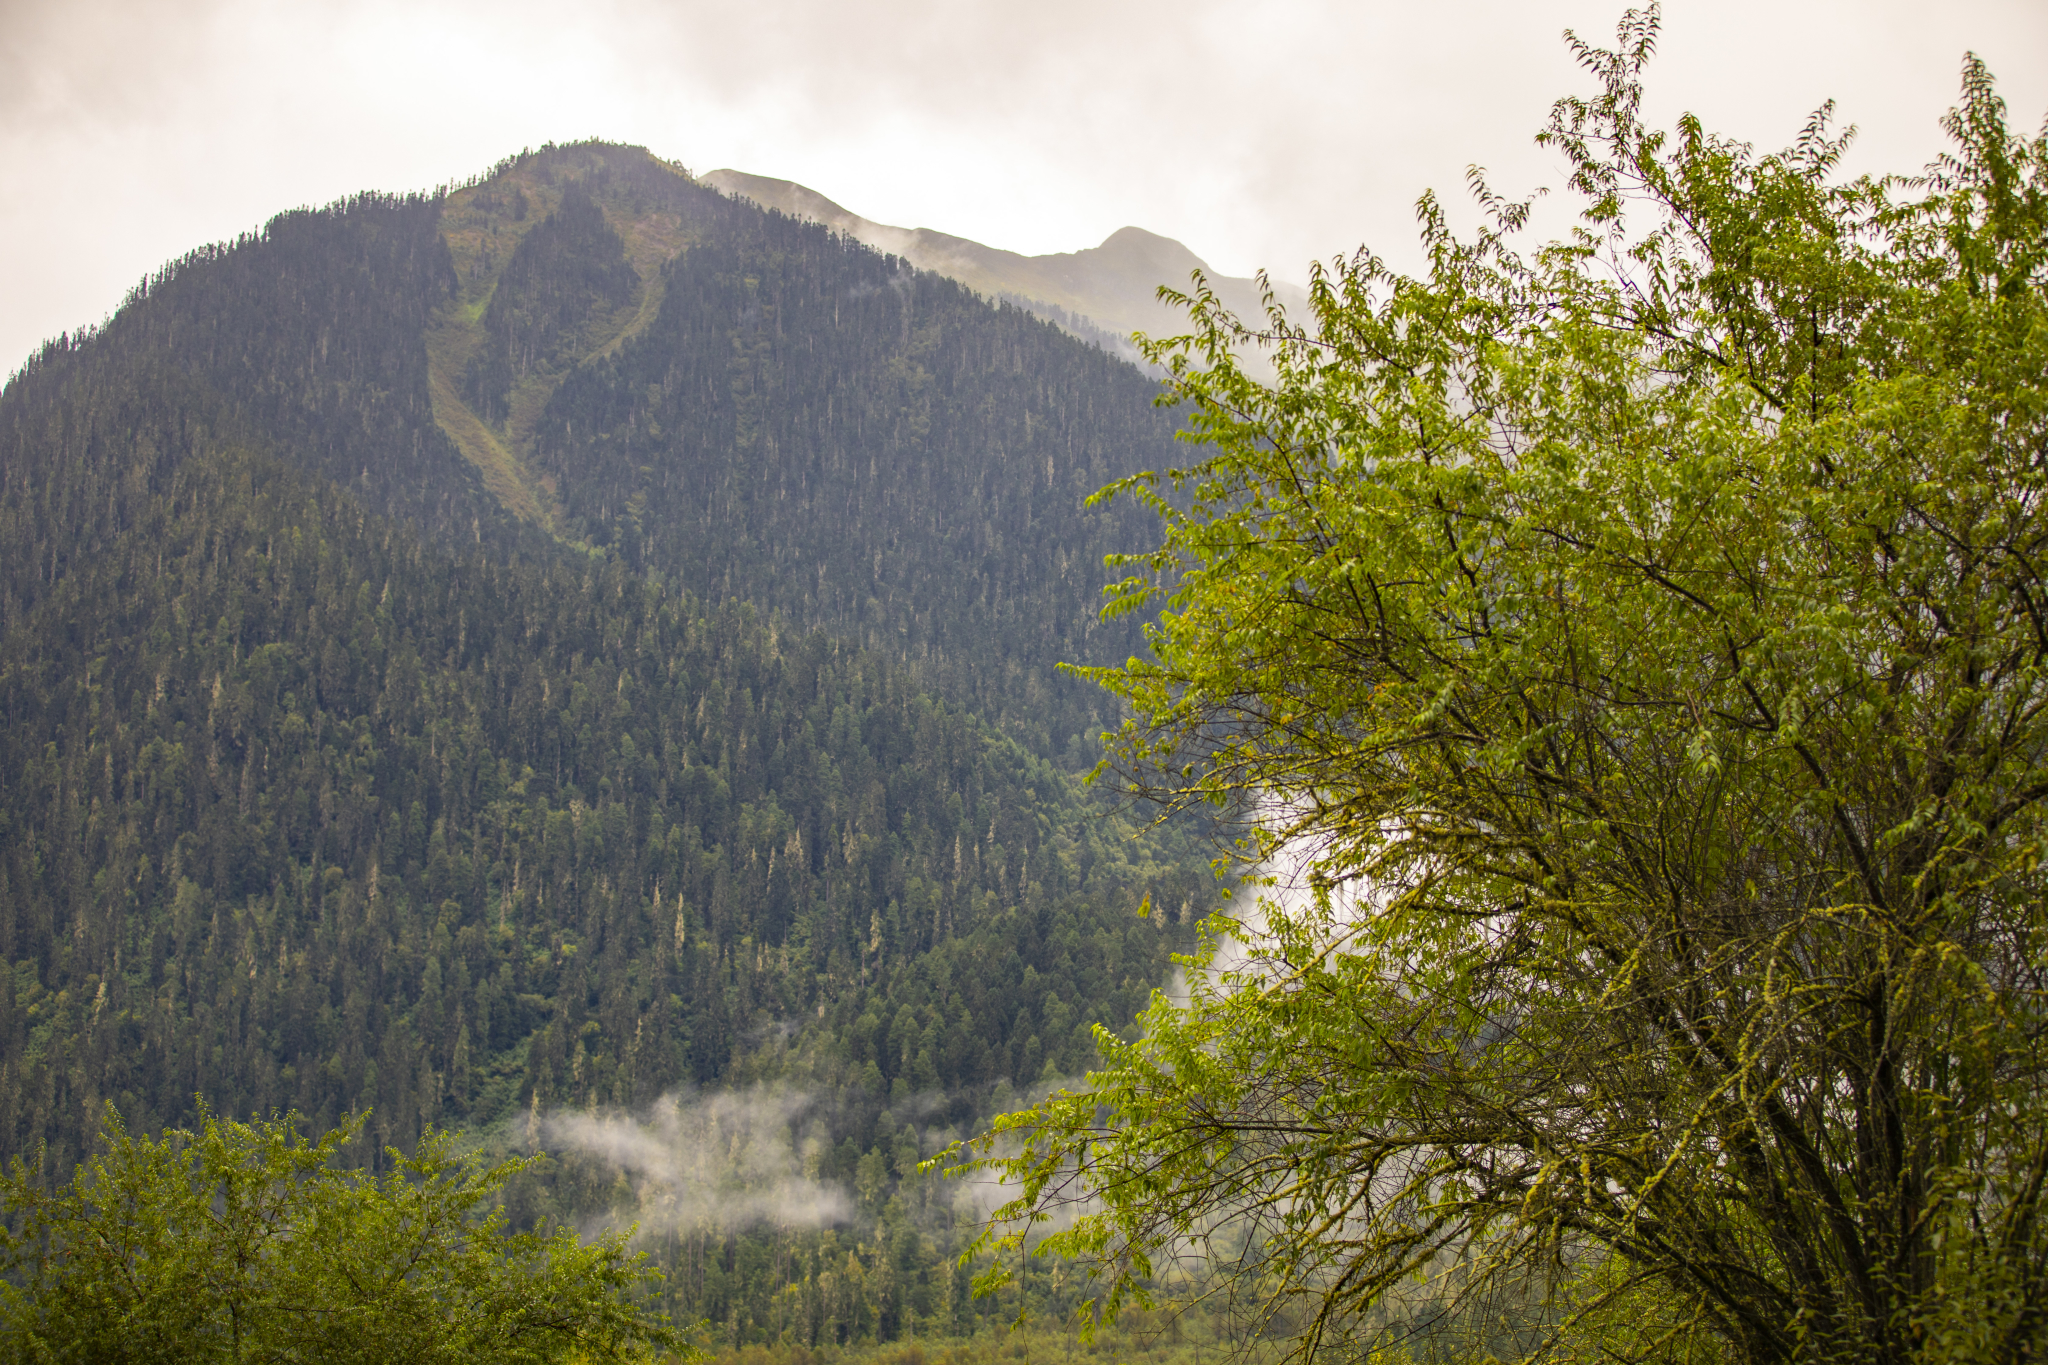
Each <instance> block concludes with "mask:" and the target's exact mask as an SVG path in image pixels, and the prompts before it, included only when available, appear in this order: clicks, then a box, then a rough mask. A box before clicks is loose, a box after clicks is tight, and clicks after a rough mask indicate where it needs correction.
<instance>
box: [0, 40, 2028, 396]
mask: <svg viewBox="0 0 2048 1365" xmlns="http://www.w3.org/2000/svg"><path fill="white" fill-rule="evenodd" d="M1620 10H1621V6H1620V5H1618V4H1615V3H1610V2H1609V0H1601V2H1600V3H1581V0H1439V3H1435V4H1428V3H1421V2H1420V0H1349V2H1348V3H1339V2H1335V0H1271V2H1270V3H1262V2H1260V0H1233V2H1230V3H1211V2H1210V0H1167V2H1164V3H1155V2H1154V0H1007V2H1006V3H967V2H966V0H895V2H894V3H863V2H862V0H720V2H719V3H703V2H701V0H577V2H573V3H572V2H571V0H549V2H548V3H545V4H541V3H533V2H532V0H490V2H489V3H471V2H470V0H403V3H388V2H385V0H331V2H329V3H296V4H293V3H280V2H279V0H192V2H190V3H148V2H147V0H61V2H58V3H53V2H52V0H0V185H4V186H5V191H4V193H0V247H4V251H5V255H4V260H5V262H6V267H5V271H4V274H0V372H5V371H8V370H12V369H13V368H14V367H15V366H16V365H17V364H18V363H19V362H20V360H21V359H23V358H25V357H26V356H27V354H28V352H29V351H30V350H31V349H32V348H33V347H34V346H35V345H37V344H38V343H39V342H40V341H42V340H43V339H44V338H46V337H49V336H53V335H55V334H56V333H58V332H60V331H63V330H65V329H69V328H74V327H77V326H79V325H80V324H87V323H92V322H95V321H97V320H99V319H100V318H102V317H103V316H104V315H105V314H106V313H107V311H108V310H109V309H110V308H111V307H113V306H114V305H115V304H117V303H118V302H119V301H120V298H121V296H122V294H123V292H124V291H125V290H126V289H127V288H128V287H129V286H131V285H132V284H133V283H134V282H135V281H136V280H137V279H138V278H139V277H140V276H141V275H142V274H143V273H144V272H145V271H147V270H149V269H151V268H153V267H154V266H156V265H158V264H160V263H162V262H163V261H165V260H166V259H168V258H170V257H172V256H175V255H178V254H180V253H182V252H184V251H186V250H189V249H191V248H192V247H194V246H197V245H200V244H202V243H204V242H207V241H211V240H215V239H218V238H221V237H226V236H232V235H233V234H235V233H236V232H239V231H242V230H245V229H249V228H253V227H255V226H257V225H259V224H261V223H262V222H263V220H264V219H266V218H267V217H269V216H270V215H271V214H273V213H275V212H277V211H279V210H281V209H285V208H289V207H292V206H295V205H299V204H314V203H324V202H326V201H328V200H331V199H334V198H336V197H338V196H341V195H344V194H347V193H349V192H351V191H354V190H359V189H371V188H374V189H388V190H398V189H417V188H425V187H429V186H432V185H436V184H440V183H445V182H447V181H451V180H458V179H461V178H464V177H466V176H468V175H471V174H473V173H474V172H476V171H478V170H481V169H483V168H485V167H487V166H489V165H490V164H491V163H492V162H494V161H496V160H498V159H499V158H501V157H503V156H505V155H507V154H509V153H511V152H515V151H517V150H519V149H520V148H521V147H525V146H539V145H540V144H541V143H543V142H547V141H550V140H552V141H558V142H559V141H568V140H572V139H576V138H582V137H587V136H600V137H604V138H608V139H612V140H615V141H626V142H637V143H642V144H645V145H646V146H648V147H650V148H651V149H653V150H654V151H655V152H656V153H658V154H660V155H662V156H665V157H669V158H672V159H675V160H680V161H682V162H683V163H684V164H685V165H687V166H689V167H691V168H692V169H696V170H709V169H712V168H714V167H719V166H733V167H737V168H739V169H742V170H747V171H752V172H755V173H757V174H762V175H772V176H781V177H785V178H788V179H793V180H798V181H801V182H803V183H805V184H807V185H809V186H811V187H812V188H814V189H816V190H819V191H821V192H822V193H824V194H826V195H829V196H831V197H832V198H834V199H837V200H838V201H839V202H840V203H842V204H844V205H845V206H846V207H848V208H850V209H852V210H854V211H855V212H857V213H861V214H864V215H866V216H867V217H869V218H873V219H876V220H878V221H881V222H886V223H895V224H898V225H902V226H907V227H934V228H939V229H942V230H944V231H948V232H953V233H958V234H960V235H962V236H967V237H972V238H975V239H977V240H980V241H984V242H987V243H989V244H991V245H995V246H1001V247H1008V248H1011V249H1014V250H1019V251H1025V252H1034V253H1035V252H1047V251H1071V250H1074V249H1076V248H1079V247H1083V246H1090V245H1093V244H1095V243H1097V242H1099V241H1101V240H1102V238H1103V237H1105V236H1107V235H1108V234H1109V233H1110V232H1112V231H1114V230H1115V229H1116V228H1118V227H1120V226H1122V225H1124V224H1126V223H1133V224H1137V225H1139V226H1141V227H1146V228H1149V229H1151V230H1153V231H1155V232H1160V233H1164V234H1166V235H1168V236H1172V237H1178V238H1180V239H1181V240H1182V241H1184V242H1186V243H1187V244H1188V245H1189V246H1190V247H1192V248H1193V249H1194V250H1195V251H1196V253H1197V254H1199V255H1201V256H1203V257H1205V258H1206V259H1207V260H1208V261H1209V262H1210V263H1211V264H1212V265H1213V266H1215V267H1217V268H1219V269H1221V270H1224V271H1226V272H1227V273H1231V274H1244V273H1249V272H1250V271H1251V270H1252V269H1253V268H1254V267H1256V266H1265V267H1268V268H1269V269H1271V270H1272V271H1273V273H1274V274H1276V275H1278V276H1281V277H1284V278H1289V279H1294V280H1301V279H1304V278H1305V277H1306V275H1307V262H1308V261H1309V260H1310V259H1311V258H1314V257H1324V258H1326V257H1328V256H1330V255H1332V254H1333V253H1337V252H1343V251H1349V250H1351V249H1353V248H1355V247H1357V246H1358V245H1359V244H1360V243H1362V242H1363V243H1370V244H1371V245H1372V246H1373V247H1374V249H1375V250H1378V251H1381V252H1382V253H1383V254H1385V255H1388V256H1391V257H1393V258H1394V259H1396V260H1397V261H1399V260H1402V259H1404V253H1407V252H1409V251H1410V248H1411V244H1412V243H1413V240H1414V220H1413V204H1414V201H1415V198H1416V196H1417V195H1418V194H1420V193H1421V192H1422V191H1423V190H1424V189H1425V188H1428V187H1432V186H1434V187H1436V188H1437V189H1438V190H1439V191H1440V192H1442V193H1444V194H1445V195H1446V196H1447V197H1454V198H1458V199H1459V200H1460V201H1461V202H1462V197H1463V191H1462V180H1463V175H1464V170H1465V167H1466V166H1467V165H1468V164H1471V163H1474V162H1477V163H1480V164H1483V165H1485V166H1487V167H1488V168H1489V169H1490V170H1491V171H1492V173H1493V175H1494V177H1495V179H1496V181H1497V183H1498V184H1499V187H1500V188H1502V189H1504V190H1509V191H1522V190H1526V189H1529V188H1533V187H1535V186H1537V185H1540V184H1554V183H1556V182H1557V180H1558V179H1559V178H1560V176H1559V174H1558V172H1557V169H1556V166H1555V164H1554V161H1553V159H1552V158H1551V157H1549V156H1548V155H1547V154H1545V153H1542V152H1540V151H1539V150H1538V149H1536V148H1534V147H1533V146H1532V145H1531V137H1532V135H1533V134H1534V133H1535V131H1536V129H1537V128H1538V126H1539V125H1540V124H1541V122H1542V119H1543V116H1544V113H1545V111H1546V110H1547V109H1548V107H1549V104H1550V102H1551V100H1552V99H1554V98H1555V97H1557V96H1558V95H1560V94H1564V93H1568V92H1572V91H1583V90H1585V89H1587V81H1586V78H1585V77H1584V75H1583V74H1582V73H1580V72H1578V71H1577V70H1576V69H1575V67H1574V64H1573V62H1572V60H1571V57H1570V55H1569V53H1568V52H1567V50H1566V48H1565V46H1564V44H1563V43H1562V42H1561V41H1560V36H1559V35H1560V34H1561V32H1562V31H1563V30H1564V29H1565V28H1567V27H1575V28H1577V30H1578V31H1579V32H1580V34H1581V35H1582V36H1585V37H1588V38H1595V39H1599V40H1602V41H1611V39H1612V35H1613V31H1614V22H1615V19H1616V18H1617V17H1618V15H1619V13H1620ZM1966 50H1974V51H1976V52H1978V53H1979V54H1980V55H1981V56H1983V57H1984V58H1985V60H1986V61H1988V62H1989V63H1990V65H1991V67H1992V70H1993V71H1994V72H1995V73H1996V74H1997V76H1998V77H1999V80H2000V87H2001V89H2002V91H2003V93H2004V94H2005V96H2006V98H2007V100H2008V103H2009V104H2010V105H2011V108H2012V113H2013V116H2014V122H2015V123H2016V124H2018V125H2020V126H2022V127H2024V128H2026V129H2027V130H2029V131H2032V130H2034V129H2036V128H2038V127H2039V126H2040V123H2041V118H2042V115H2043V112H2044V110H2048V3H2043V0H1945V3H1942V4H1940V5H1935V4H1932V3H1927V2H1926V0H1673V3H1671V4H1669V5H1668V6H1667V7H1666V11H1665V25H1664V38H1663V41H1662V44H1661V47H1660V55H1659V57H1658V59H1657V61H1656V62H1655V63H1654V64H1653V66H1652V68H1651V73H1650V99H1649V104H1650V107H1651V109H1652V111H1653V113H1654V114H1655V115H1657V116H1659V117H1662V118H1667V119H1668V118H1669V117H1670V116H1672V115H1674V114H1676V113H1678V112H1679V111H1681V110H1692V111H1695V112H1697V113H1699V114H1700V115H1701V116H1702V117H1703V118H1704V119H1705V120H1706V121H1707V123H1708V125H1709V126H1710V127H1713V128H1716V129H1719V130H1721V131H1724V132H1727V133H1730V134H1733V135H1736V136H1739V137H1743V138H1746V139H1749V140H1751V141H1754V142H1756V143H1757V144H1759V145H1760V146H1764V147H1767V148H1770V149H1775V148H1777V147H1780V146H1783V145H1784V144H1785V143H1787V142H1788V141H1789V140H1790V139H1791V138H1792V136H1793V135H1794V134H1795V133H1796V132H1797V130H1798V128H1799V126H1800V124H1801V123H1802V122H1803V120H1804V117H1805V115H1806V113H1807V112H1808V111H1809V110H1811V109H1812V108H1814V107H1815V106H1816V105H1818V104H1819V103H1820V102H1821V101H1822V100H1824V99H1827V98H1830V97H1832V98H1834V99H1836V100H1837V101H1838V102H1839V104H1840V107H1841V111H1842V115H1843V117H1844V119H1845V120H1846V121H1850V122H1854V123H1856V124H1858V125H1859V126H1860V127H1861V130H1862V132H1861V136H1860V138H1859V140H1858V144H1857V151H1856V152H1855V154H1854V157H1853V165H1854V166H1855V168H1857V169H1872V170H1911V169H1917V168H1919V167H1920V166H1921V165H1923V164H1924V163H1925V162H1927V161H1928V160H1929V159H1930V158H1931V157H1932V156H1933V155H1935V154H1936V153H1937V152H1938V151H1939V150H1940V149H1941V137H1940V133H1939V130H1938V128H1937V126H1936V120H1937V119H1938V118H1939V117H1940V115H1941V113H1942V111H1943V110H1944V109H1946V108H1947V107H1948V106H1949V105H1950V104H1952V103H1953V102H1954V98H1955V91H1956V87H1957V73H1958V70H1959V67H1960V63H1961V59H1962V55H1963V53H1964V52H1965V51H1966Z"/></svg>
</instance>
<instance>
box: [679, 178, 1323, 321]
mask: <svg viewBox="0 0 2048 1365" xmlns="http://www.w3.org/2000/svg"><path fill="white" fill-rule="evenodd" d="M700 179H701V180H702V181H703V183H704V184H706V185H710V186H712V187H714V188H716V189H720V190H724V191H725V192H726V193H728V194H732V195H736V196H739V197H742V198H746V199H751V200H753V201H754V202H755V203H757V204H760V205H762V206H764V207H766V208H772V209H776V210H778V211H779V212H782V213H786V214H788V215H790V216H791V217H794V218H804V219H809V220H810V221H813V222H818V223H823V224H824V225H825V226H827V227H829V228H831V229H833V230H834V231H836V232H842V233H845V234H846V235H847V236H850V237H852V238H854V239H855V240H857V241H860V242H864V243H866V244H867V245H869V246H871V247H873V248H875V249H876V250H877V251H883V252H888V253H890V254H892V255H896V256H900V257H902V258H903V259H904V260H906V261H908V262H909V263H910V264H912V265H914V266H916V267H917V268H918V269H920V270H930V271H935V272H937V273H938V274H941V275H947V276H950V277H951V278H953V279H956V280H958V281H960V282H961V283H962V284H964V285H967V286H968V287H969V288H971V289H976V290H979V291H981V292H982V293H984V294H987V295H989V296H991V297H997V298H1013V299H1015V300H1016V301H1018V302H1020V303H1022V304H1024V305H1025V306H1026V307H1028V308H1031V309H1032V310H1033V311H1035V312H1039V313H1040V314H1041V315H1042V316H1046V317H1049V318H1051V319H1052V320H1053V321H1055V322H1059V323H1060V324H1061V325H1063V326H1066V327H1068V328H1069V329H1070V330H1072V331H1074V332H1075V333H1076V334H1077V335H1080V336H1082V337H1083V338H1084V339H1087V340H1091V341H1106V342H1108V343H1109V344H1110V345H1111V348H1112V349H1114V350H1116V351H1117V353H1118V354H1121V355H1123V356H1124V357H1125V358H1127V359H1135V358H1136V353H1135V351H1134V350H1133V349H1132V348H1131V346H1130V343H1129V340H1128V338H1129V336H1130V334H1131V333H1132V332H1144V333H1146V334H1148V335H1152V336H1167V335H1172V334H1174V333H1177V332H1180V331H1184V330H1185V315H1183V314H1181V313H1179V312H1178V311H1176V310H1174V309H1170V308H1167V307H1166V306H1164V305H1163V304H1161V303H1160V302H1159V299H1158V296H1157V290H1158V288H1159V286H1161V285H1166V286H1167V287H1169V288H1172V289H1182V290H1184V289H1186V288H1187V286H1188V277H1189V275H1190V274H1191V273H1192V272H1194V271H1197V270H1199V271H1201V272H1202V274H1203V275H1205V276H1207V277H1208V280H1209V287H1210V288H1211V289H1213V290H1215V292H1216V296H1217V297H1218V298H1220V299H1221V300H1222V301H1223V302H1224V304H1225V305H1226V306H1228V307H1229V308H1230V309H1232V310H1233V311H1234V312H1236V313H1237V314H1238V316H1240V317H1243V318H1248V319H1254V320H1256V319H1259V318H1263V317H1264V316H1265V310H1264V307H1263V304H1262V301H1261V299H1260V295H1259V288H1258V283H1257V281H1255V280H1250V279H1238V278H1234V277H1231V276H1227V275H1221V274H1218V273H1217V272H1216V271H1214V270H1211V269H1210V268H1209V266H1208V264H1207V263H1206V262H1205V261H1203V260H1202V259H1201V258H1200V257H1198V256H1196V255H1195V253H1194V252H1192V251H1189V250H1188V249H1187V248H1186V247H1185V246H1182V245H1181V244H1180V243H1179V242H1177V241H1175V240H1173V239H1172V238H1171V237H1161V236H1159V235H1158V234H1156V233H1151V232H1147V231H1145V230H1144V229H1143V228H1136V227H1123V228H1118V229H1117V230H1116V231H1115V232H1113V233H1111V234H1110V235H1109V236H1108V237H1107V238H1105V239H1104V240H1103V243H1102V245H1100V246H1096V247H1087V248H1084V249H1082V250H1080V251H1067V252H1056V253H1053V254H1050V255H1045V256H1025V255H1021V254H1019V253H1017V252H1014V251H1004V250H1002V249H1000V248H998V247H990V246H983V245H982V244H981V243H980V242H974V241H969V240H968V239H967V238H965V237H955V236H952V235H951V234H949V233H944V232H937V231H934V230H933V229H931V228H900V227H890V226H888V225H886V224H883V223H876V222H871V221H870V220H868V219H866V218H863V217H861V216H860V215H859V214H856V213H853V212H851V211H849V210H847V209H844V208H841V207H840V206H839V205H838V204H835V203H833V202H832V201H831V200H830V199H827V198H826V197H825V196H824V195H822V194H819V193H818V192H817V191H816V190H813V189H809V188H807V187H805V186H803V185H799V184H796V183H795V182H794V181H789V180H776V179H773V178H771V177H768V176H762V175H750V174H748V173H747V172H745V171H735V170H729V169H727V170H716V171H707V172H706V173H705V174H704V175H703V176H702V177H700ZM1274 294H1275V296H1276V297H1277V298H1278V299H1279V301H1280V302H1281V303H1283V304H1285V305H1286V306H1287V307H1288V308H1289V309H1290V310H1295V309H1297V308H1299V307H1301V306H1303V305H1305V304H1306V303H1307V301H1308V296H1307V294H1306V292H1305V291H1304V290H1302V289H1301V288H1300V286H1298V285H1292V284H1287V283H1285V282H1281V281H1276V282H1275V283H1274ZM1105 334H1106V335H1105Z"/></svg>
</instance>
